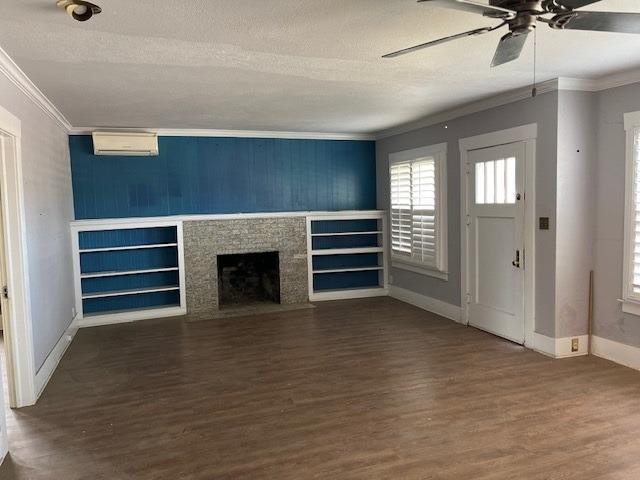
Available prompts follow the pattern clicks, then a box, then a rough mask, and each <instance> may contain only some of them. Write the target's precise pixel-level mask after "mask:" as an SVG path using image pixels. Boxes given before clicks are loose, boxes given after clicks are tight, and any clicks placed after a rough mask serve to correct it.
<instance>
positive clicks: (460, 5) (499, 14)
mask: <svg viewBox="0 0 640 480" xmlns="http://www.w3.org/2000/svg"><path fill="white" fill-rule="evenodd" d="M418 3H426V4H427V5H433V6H435V7H443V8H449V9H452V10H460V11H462V12H468V13H477V14H480V15H484V16H485V17H492V18H501V19H512V18H515V17H516V12H515V11H513V10H509V9H508V8H502V7H495V6H493V5H487V4H485V3H480V2H476V1H473V0H418Z"/></svg>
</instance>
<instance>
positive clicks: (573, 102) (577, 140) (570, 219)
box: [538, 91, 597, 338]
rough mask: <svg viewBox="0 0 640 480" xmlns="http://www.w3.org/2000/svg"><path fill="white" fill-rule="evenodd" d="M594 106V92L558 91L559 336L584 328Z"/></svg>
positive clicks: (591, 209)
mask: <svg viewBox="0 0 640 480" xmlns="http://www.w3.org/2000/svg"><path fill="white" fill-rule="evenodd" d="M596 108H597V94H595V93H591V92H568V91H560V92H558V158H557V163H558V170H557V180H556V182H557V209H556V210H557V212H556V295H555V298H556V314H555V316H556V335H555V336H556V337H557V338H563V337H569V336H574V335H584V334H586V333H587V331H588V314H589V272H590V271H591V270H592V269H593V238H594V233H595V216H594V215H593V212H594V211H595V205H596V198H595V195H593V192H594V191H595V187H596V181H595V173H596V157H597V151H596V149H597V142H596V135H595V132H596ZM538 180H539V181H546V178H539V179H538Z"/></svg>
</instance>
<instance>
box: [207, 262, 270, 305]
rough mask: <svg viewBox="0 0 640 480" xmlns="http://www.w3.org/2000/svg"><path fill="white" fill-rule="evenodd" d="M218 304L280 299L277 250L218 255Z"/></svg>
mask: <svg viewBox="0 0 640 480" xmlns="http://www.w3.org/2000/svg"><path fill="white" fill-rule="evenodd" d="M217 257H218V262H217V263H218V299H219V306H220V308H225V307H237V306H244V305H255V304H261V303H280V260H279V254H278V252H261V253H244V254H231V255H218V256H217Z"/></svg>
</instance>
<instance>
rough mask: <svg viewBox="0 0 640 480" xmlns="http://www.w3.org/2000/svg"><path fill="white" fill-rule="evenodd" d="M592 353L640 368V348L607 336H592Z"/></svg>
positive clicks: (627, 365) (626, 365)
mask: <svg viewBox="0 0 640 480" xmlns="http://www.w3.org/2000/svg"><path fill="white" fill-rule="evenodd" d="M591 353H593V354H594V355H596V356H598V357H602V358H605V359H607V360H611V361H612V362H616V363H619V364H620V365H624V366H625V367H630V368H634V369H636V370H640V348H638V347H633V346H631V345H626V344H624V343H620V342H615V341H613V340H609V339H607V338H602V337H597V336H595V335H594V336H593V337H591Z"/></svg>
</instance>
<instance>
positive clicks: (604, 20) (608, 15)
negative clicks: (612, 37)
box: [551, 11, 640, 34]
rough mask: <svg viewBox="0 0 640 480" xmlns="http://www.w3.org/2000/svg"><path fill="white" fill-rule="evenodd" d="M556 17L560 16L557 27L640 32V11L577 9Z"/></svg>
mask: <svg viewBox="0 0 640 480" xmlns="http://www.w3.org/2000/svg"><path fill="white" fill-rule="evenodd" d="M558 17H560V24H559V25H558V28H561V29H564V30H589V31H596V32H618V33H639V34H640V13H616V12H584V11H577V12H572V13H567V14H561V15H559V16H558ZM567 17H569V18H567ZM556 18H557V17H556ZM554 20H555V18H554V19H552V20H551V21H552V23H553V21H554Z"/></svg>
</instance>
